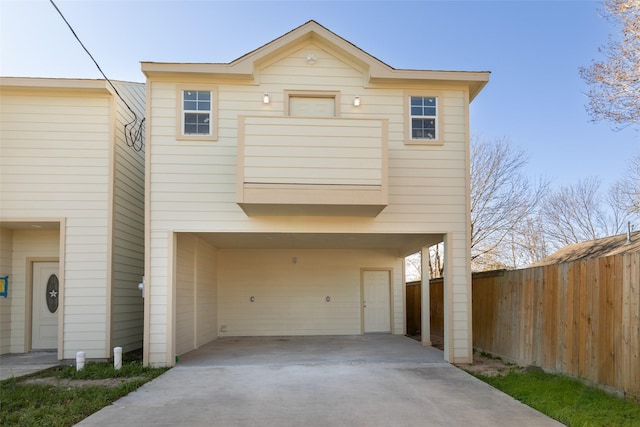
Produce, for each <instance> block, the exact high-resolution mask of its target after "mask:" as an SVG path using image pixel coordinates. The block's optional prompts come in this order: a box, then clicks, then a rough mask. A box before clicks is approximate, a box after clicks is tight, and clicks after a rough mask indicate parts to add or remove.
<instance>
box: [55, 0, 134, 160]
mask: <svg viewBox="0 0 640 427" xmlns="http://www.w3.org/2000/svg"><path fill="white" fill-rule="evenodd" d="M49 2H51V5H52V6H53V7H54V8H55V9H56V11H57V12H58V14H59V15H60V17H61V18H62V20H63V21H64V22H65V24H67V27H69V30H71V33H72V34H73V36H74V37H75V38H76V40H77V41H78V43H80V46H82V48H83V49H84V51H85V52H87V55H89V58H91V60H92V61H93V63H94V64H95V65H96V67H97V68H98V71H100V74H102V77H104V79H105V80H106V81H107V82H108V83H109V85H110V86H111V88H112V89H113V92H114V93H115V94H116V95H117V96H118V98H120V100H121V101H122V102H123V103H124V105H125V106H126V107H127V109H128V110H129V111H130V112H131V114H133V120H132V121H130V122H129V123H127V124H125V125H124V139H125V142H126V143H127V146H129V147H131V148H133V149H134V150H136V151H140V150H142V147H143V145H144V141H143V140H142V137H143V134H144V121H145V118H144V117H143V118H142V120H140V124H138V115H137V114H136V112H135V111H133V109H132V108H131V107H130V106H129V104H128V103H127V101H126V100H125V99H124V98H123V97H122V95H120V93H119V92H118V89H116V87H115V86H114V85H113V83H112V82H111V80H109V78H108V77H107V76H106V75H105V73H104V71H102V68H100V65H98V62H97V61H96V60H95V58H94V57H93V55H91V52H89V49H87V47H86V46H85V45H84V43H82V41H81V40H80V37H78V35H77V34H76V32H75V31H74V29H73V27H72V26H71V24H70V23H69V21H67V18H65V16H64V15H63V14H62V11H60V9H59V8H58V6H57V5H56V4H55V3H54V2H53V0H49Z"/></svg>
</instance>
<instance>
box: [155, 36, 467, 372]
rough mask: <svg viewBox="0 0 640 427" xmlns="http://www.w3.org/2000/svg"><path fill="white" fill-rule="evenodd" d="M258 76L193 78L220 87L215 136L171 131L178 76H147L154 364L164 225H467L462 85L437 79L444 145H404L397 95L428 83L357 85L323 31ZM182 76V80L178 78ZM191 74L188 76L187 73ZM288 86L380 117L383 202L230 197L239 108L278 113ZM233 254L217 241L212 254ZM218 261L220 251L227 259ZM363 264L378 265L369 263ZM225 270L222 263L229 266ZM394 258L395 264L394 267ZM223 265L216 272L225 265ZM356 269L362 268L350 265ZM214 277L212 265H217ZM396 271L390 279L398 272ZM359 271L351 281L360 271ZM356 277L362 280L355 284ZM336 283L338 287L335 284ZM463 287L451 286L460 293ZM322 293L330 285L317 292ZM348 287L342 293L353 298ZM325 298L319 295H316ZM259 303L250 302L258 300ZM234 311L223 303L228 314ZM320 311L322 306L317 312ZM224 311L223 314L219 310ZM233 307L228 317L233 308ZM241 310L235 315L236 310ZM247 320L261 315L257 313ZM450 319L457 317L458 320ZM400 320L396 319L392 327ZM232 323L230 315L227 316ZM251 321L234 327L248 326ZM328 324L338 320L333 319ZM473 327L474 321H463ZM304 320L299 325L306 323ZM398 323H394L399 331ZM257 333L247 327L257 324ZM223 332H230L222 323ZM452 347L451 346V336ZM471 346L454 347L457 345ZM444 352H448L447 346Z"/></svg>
mask: <svg viewBox="0 0 640 427" xmlns="http://www.w3.org/2000/svg"><path fill="white" fill-rule="evenodd" d="M309 52H313V53H315V54H316V56H317V62H316V63H315V64H314V65H313V66H311V65H309V64H307V63H306V60H305V57H306V55H307V54H308V53H309ZM256 76H257V77H256V78H257V80H258V81H257V83H259V86H256V85H254V84H243V83H236V84H234V83H233V82H232V81H231V82H230V81H229V80H219V81H208V80H207V79H206V78H205V77H202V76H201V77H199V78H197V79H194V78H193V77H190V78H192V79H194V82H197V83H201V84H215V85H216V87H217V90H218V97H219V99H218V106H219V111H218V114H217V117H216V120H218V140H217V141H215V142H213V141H203V142H201V141H197V142H194V141H177V140H176V128H175V126H176V125H175V123H176V107H175V106H176V99H175V97H176V87H177V85H178V84H183V83H185V81H183V80H182V79H180V78H176V80H177V81H176V82H170V81H166V80H153V79H151V80H150V83H149V85H148V87H147V89H148V90H149V91H150V98H149V99H150V104H149V105H148V111H149V113H150V120H151V123H150V127H149V136H150V140H151V141H152V145H151V146H150V148H149V150H148V156H149V163H148V165H150V166H149V170H148V171H147V172H148V175H147V177H148V179H149V182H148V186H149V187H148V189H149V190H148V191H149V192H148V196H149V197H148V200H147V203H148V209H149V216H148V219H149V223H148V227H149V228H148V229H149V246H148V248H147V250H148V251H149V267H148V274H149V277H148V280H149V284H150V294H149V295H150V301H148V303H149V309H150V310H149V313H150V314H149V331H150V334H149V341H150V342H149V359H148V361H149V362H150V363H152V364H165V363H167V361H168V360H170V359H169V358H167V355H166V348H167V347H166V346H167V337H166V335H165V332H166V325H167V321H168V317H167V316H168V315H169V313H168V312H167V305H168V295H169V294H168V291H167V287H168V286H169V285H170V283H171V278H170V277H169V276H168V275H169V272H170V268H169V266H168V265H167V263H168V260H167V258H166V257H167V256H168V254H169V253H170V250H169V245H170V239H169V237H168V236H169V235H170V233H171V232H172V231H174V230H175V231H184V232H189V231H197V232H216V231H225V232H228V231H234V232H292V233H295V232H310V231H312V232H317V233H403V232H407V233H424V234H428V233H432V234H434V235H443V234H447V233H452V235H453V236H455V238H454V240H453V242H458V243H456V244H458V245H459V244H460V243H459V242H463V241H465V240H466V239H467V237H468V230H467V227H468V218H467V201H466V198H465V195H466V192H467V182H468V176H467V174H466V172H465V171H466V167H467V166H466V161H467V160H466V157H467V155H468V153H467V145H468V139H469V135H468V123H467V109H468V108H467V104H468V93H467V91H466V90H464V89H460V88H459V87H455V86H447V85H445V84H434V85H433V87H432V89H433V90H437V91H438V93H440V94H441V96H442V100H441V107H442V111H443V114H444V115H445V116H444V117H443V129H442V140H443V144H442V145H440V146H428V145H425V146H421V145H410V146H409V145H405V143H404V141H405V132H406V125H405V122H404V116H405V114H404V110H403V108H404V107H403V105H404V102H403V101H404V96H405V94H406V93H409V92H410V91H411V88H412V87H415V88H416V89H419V90H420V91H421V92H424V91H425V90H429V89H430V88H429V87H425V85H419V86H418V85H415V84H411V83H405V84H404V85H401V84H397V85H395V86H394V85H387V86H385V85H384V84H383V83H377V84H369V85H367V86H366V87H365V85H364V82H365V75H364V74H363V72H362V71H361V70H359V69H358V68H357V67H354V66H352V64H350V63H349V61H348V60H345V59H344V58H342V57H341V56H340V55H338V54H334V52H332V50H331V48H330V47H327V46H325V45H321V44H319V43H315V42H312V43H307V44H305V45H301V46H299V48H297V49H296V50H295V51H293V52H290V53H289V55H284V56H282V57H280V58H279V59H278V60H277V61H273V62H271V63H269V64H263V66H262V68H261V69H260V70H259V73H257V74H256ZM184 80H187V78H185V79H184ZM187 81H188V80H187ZM286 91H333V92H335V91H338V92H339V93H340V96H339V101H338V102H339V105H338V106H337V108H336V111H337V112H338V114H337V115H338V117H342V118H358V119H376V120H388V188H389V196H388V198H389V205H388V206H387V207H386V208H385V209H384V210H383V211H382V212H381V213H380V214H379V215H378V216H376V217H375V218H367V219H366V220H363V219H362V218H357V217H351V218H350V217H332V218H329V217H322V216H314V217H296V216H286V217H285V216H282V217H278V216H270V217H268V218H265V217H262V218H261V217H248V216H247V215H246V214H245V213H244V212H243V211H242V209H241V208H240V207H239V206H238V205H237V203H236V187H237V182H236V181H237V172H236V168H237V165H236V160H237V159H236V153H237V139H238V137H239V135H238V116H242V115H244V116H252V117H253V116H258V117H259V116H278V117H282V116H284V115H285V100H286V96H285V92H286ZM265 92H267V93H269V95H270V99H271V102H270V103H269V104H263V103H262V96H263V93H265ZM354 96H359V97H360V98H361V101H362V103H361V105H360V107H354V106H353V104H352V102H353V97H354ZM460 251H464V249H462V247H457V249H455V250H454V252H455V253H456V254H457V255H456V256H455V257H453V258H451V261H450V262H451V264H448V268H451V269H452V270H454V271H457V269H458V268H462V269H465V268H466V267H465V265H466V264H467V261H468V260H467V257H466V256H465V255H464V252H460ZM226 256H230V255H229V253H228V252H226V251H225V250H219V253H218V259H219V260H222V259H223V257H226ZM224 265H225V262H222V261H219V266H220V268H221V269H223V268H224V267H223V266H224ZM363 267H377V265H369V266H363ZM225 271H226V270H225ZM399 271H400V269H394V274H396V275H397V274H400V273H399ZM227 273H229V272H228V271H227V272H226V273H224V272H223V271H222V270H221V271H220V272H219V274H220V275H223V274H227ZM358 274H359V273H358ZM219 277H220V276H219ZM394 280H395V279H394ZM451 280H452V284H453V291H452V292H453V293H452V298H453V301H454V305H453V310H452V312H450V315H451V318H452V321H453V322H454V323H455V325H458V329H457V330H456V332H455V334H457V335H455V337H452V339H454V340H455V339H460V337H461V335H462V334H465V333H467V331H465V329H464V327H462V326H461V325H462V323H461V322H466V320H465V319H463V318H462V314H459V313H463V311H465V310H467V309H468V307H467V302H465V301H463V298H462V297H464V296H465V295H466V294H465V292H466V291H464V290H463V289H462V288H461V287H463V286H464V285H463V283H466V282H465V280H466V279H465V278H464V274H459V273H455V274H454V277H453V278H452V279H451ZM227 282H228V281H226V280H222V279H220V281H219V283H218V292H219V294H218V298H219V301H220V302H219V308H220V310H221V312H220V313H219V322H218V323H219V325H218V326H219V327H222V325H223V324H225V322H227V323H230V322H228V320H229V319H230V318H227V317H226V316H227V312H225V311H224V310H227V311H229V309H227V308H225V307H226V304H227V302H226V301H227V300H226V299H227V298H232V299H233V298H236V297H237V298H240V295H234V294H233V292H240V291H239V290H238V289H235V288H230V287H228V285H227V284H226V283H227ZM358 283H359V282H358ZM358 286H359V285H358ZM341 292H345V289H343V288H341ZM457 295H459V296H457ZM324 296H326V295H324ZM353 297H354V294H350V295H349V298H353ZM396 297H397V295H395V294H394V297H393V300H394V303H395V304H397V307H396V308H397V310H395V311H394V313H395V315H396V316H399V318H400V319H401V318H402V316H403V313H402V308H403V305H402V298H401V297H397V298H396ZM242 298H244V299H246V301H244V300H243V301H239V302H238V307H240V308H242V310H245V309H248V305H247V304H248V302H247V301H248V296H246V295H244V296H242ZM323 301H324V299H323ZM254 306H255V303H254ZM230 315H231V314H230ZM323 315H324V314H323ZM223 319H224V320H223ZM234 319H236V318H235V317H234V318H232V320H234ZM237 321H238V322H240V319H239V317H238V318H237ZM253 322H254V323H252V325H256V327H258V326H259V325H258V323H257V322H256V321H255V319H254V320H253ZM353 322H354V319H353V318H351V319H349V320H345V321H344V324H343V325H342V326H340V327H335V328H334V327H333V326H332V328H331V329H332V330H338V331H347V330H354V328H356V329H357V330H358V331H359V324H358V325H356V326H354V325H353ZM456 322H457V323H456ZM398 324H400V325H401V322H395V323H394V325H396V329H395V332H396V333H401V332H402V328H400V329H397V328H398V326H397V325H398ZM227 326H229V327H230V325H227ZM249 326H250V325H244V326H242V327H241V328H239V329H238V331H243V333H247V334H249V333H250V327H249ZM334 326H335V325H334ZM260 327H261V328H265V329H264V330H262V332H263V333H265V334H266V333H269V331H271V332H275V331H286V328H285V327H284V326H282V325H273V327H272V328H271V329H269V328H266V327H264V326H260ZM469 328H470V326H469ZM300 330H304V327H302V328H301V329H300ZM398 331H400V332H398ZM254 333H255V331H254ZM228 334H231V332H229V333H228ZM452 348H453V347H452ZM466 350H467V349H459V347H456V352H457V353H456V354H457V355H459V354H461V353H460V352H464V351H466ZM452 356H454V355H453V354H452Z"/></svg>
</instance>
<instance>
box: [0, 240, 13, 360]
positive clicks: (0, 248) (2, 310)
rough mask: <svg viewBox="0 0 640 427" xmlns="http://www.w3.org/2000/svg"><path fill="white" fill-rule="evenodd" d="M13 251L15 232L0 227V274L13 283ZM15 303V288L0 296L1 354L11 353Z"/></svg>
mask: <svg viewBox="0 0 640 427" xmlns="http://www.w3.org/2000/svg"><path fill="white" fill-rule="evenodd" d="M12 253H13V232H12V231H11V230H8V229H5V228H2V227H0V276H2V277H4V276H9V279H10V283H9V285H10V286H12V285H13V280H14V277H13V271H12V268H11V256H12ZM12 303H13V288H12V289H11V291H10V292H9V293H8V295H7V297H6V298H2V297H0V354H5V353H9V351H10V349H11V305H12Z"/></svg>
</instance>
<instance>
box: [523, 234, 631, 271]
mask: <svg viewBox="0 0 640 427" xmlns="http://www.w3.org/2000/svg"><path fill="white" fill-rule="evenodd" d="M637 251H640V231H636V232H633V233H631V241H630V243H629V242H627V234H626V233H625V234H618V235H616V236H609V237H603V238H602V239H596V240H589V241H587V242H580V243H574V244H573V245H568V246H565V247H564V248H561V249H559V250H558V251H556V252H554V253H553V254H551V255H549V256H548V257H546V258H545V259H543V260H542V261H540V262H537V263H535V264H532V267H538V266H542V265H550V264H560V263H564V262H574V261H580V260H585V259H593V258H600V257H605V256H611V255H618V254H622V253H627V252H637Z"/></svg>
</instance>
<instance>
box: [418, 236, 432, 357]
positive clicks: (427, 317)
mask: <svg viewBox="0 0 640 427" xmlns="http://www.w3.org/2000/svg"><path fill="white" fill-rule="evenodd" d="M420 262H421V270H422V271H421V275H420V277H421V283H420V300H421V301H420V314H421V316H420V331H421V332H420V333H421V342H422V345H424V346H429V345H431V299H430V295H429V291H430V288H429V247H427V246H425V247H423V248H422V249H421V251H420Z"/></svg>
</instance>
